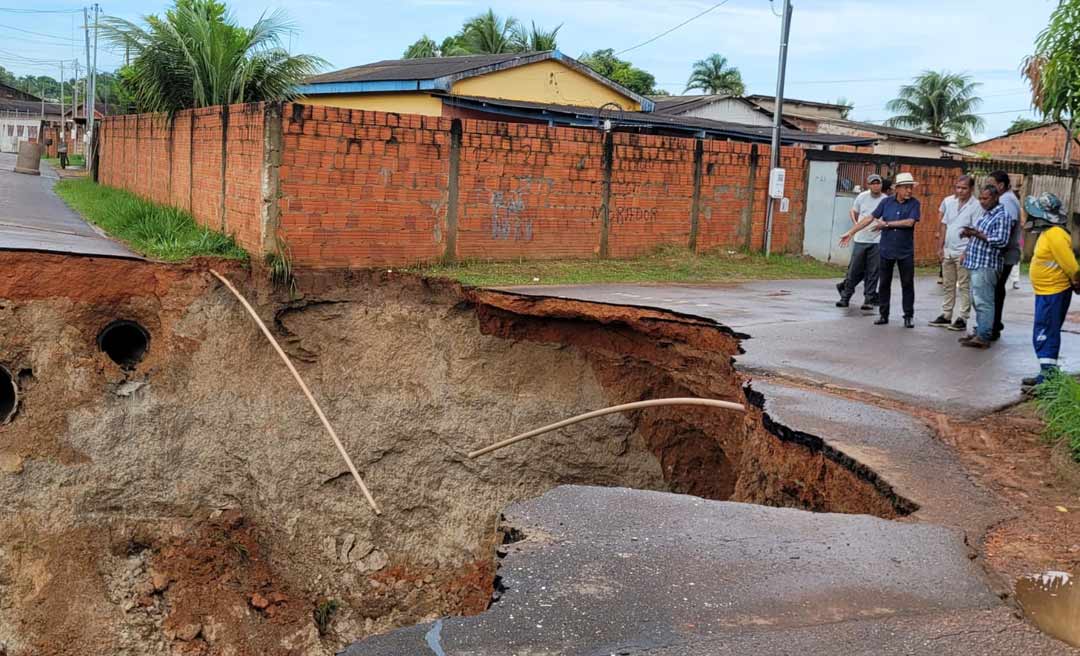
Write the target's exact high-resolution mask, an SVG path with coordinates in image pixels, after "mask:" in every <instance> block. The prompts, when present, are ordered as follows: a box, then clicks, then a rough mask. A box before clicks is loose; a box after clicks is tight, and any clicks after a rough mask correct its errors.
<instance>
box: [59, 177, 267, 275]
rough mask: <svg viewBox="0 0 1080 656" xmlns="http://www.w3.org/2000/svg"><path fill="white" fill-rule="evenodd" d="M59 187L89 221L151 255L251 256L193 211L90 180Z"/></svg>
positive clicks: (180, 257) (172, 257) (161, 257)
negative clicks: (197, 218)
mask: <svg viewBox="0 0 1080 656" xmlns="http://www.w3.org/2000/svg"><path fill="white" fill-rule="evenodd" d="M55 189H56V193H57V194H59V196H60V197H61V198H63V199H64V201H66V202H67V204H68V205H70V206H71V207H72V208H73V209H74V210H75V211H77V212H78V213H79V214H81V215H82V216H83V218H85V219H86V220H87V221H89V222H91V223H93V224H94V225H96V226H98V227H99V228H101V229H102V230H104V231H105V232H107V233H108V234H109V235H111V236H113V237H116V238H117V239H120V240H121V241H123V242H124V243H126V244H127V245H128V246H130V247H131V249H132V250H134V251H136V252H138V253H140V254H141V255H145V256H147V257H151V258H155V259H159V260H166V261H170V262H175V261H177V260H184V259H187V258H189V257H195V256H200V255H206V256H211V257H222V258H228V259H234V260H246V259H247V257H248V254H247V252H246V251H244V249H242V248H240V246H238V245H237V244H236V241H235V240H234V239H233V238H232V237H230V236H228V235H223V234H221V233H220V232H215V231H214V230H210V229H209V228H204V227H202V226H200V225H199V224H197V223H195V220H194V219H192V218H191V215H190V214H188V213H187V212H184V211H183V210H179V209H176V208H175V207H164V206H162V205H157V204H156V203H151V202H150V201H147V200H143V199H142V198H139V197H138V196H135V195H134V194H130V193H128V192H126V191H121V190H119V189H112V188H110V187H105V186H102V185H99V184H96V183H94V182H93V181H91V180H87V179H85V178H83V179H70V180H61V181H60V182H57V183H56V187H55Z"/></svg>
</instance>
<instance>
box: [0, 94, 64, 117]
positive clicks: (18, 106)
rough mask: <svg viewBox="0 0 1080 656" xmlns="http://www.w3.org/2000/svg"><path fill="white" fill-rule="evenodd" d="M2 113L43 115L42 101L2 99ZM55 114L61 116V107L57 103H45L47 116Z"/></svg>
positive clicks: (0, 104) (0, 110)
mask: <svg viewBox="0 0 1080 656" xmlns="http://www.w3.org/2000/svg"><path fill="white" fill-rule="evenodd" d="M0 112H20V113H26V112H29V113H30V114H31V115H36V116H40V115H41V101H37V100H15V99H12V98H0ZM50 114H54V115H56V116H59V115H60V105H58V104H56V103H51V102H47V103H45V115H46V116H48V115H50Z"/></svg>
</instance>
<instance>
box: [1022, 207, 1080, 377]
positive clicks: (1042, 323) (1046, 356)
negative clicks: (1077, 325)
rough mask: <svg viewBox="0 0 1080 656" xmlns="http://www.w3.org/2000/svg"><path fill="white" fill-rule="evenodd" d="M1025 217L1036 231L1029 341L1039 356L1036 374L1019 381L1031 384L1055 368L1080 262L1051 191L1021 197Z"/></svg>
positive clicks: (1079, 281) (1079, 288)
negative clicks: (1031, 323) (1077, 260)
mask: <svg viewBox="0 0 1080 656" xmlns="http://www.w3.org/2000/svg"><path fill="white" fill-rule="evenodd" d="M1024 209H1025V210H1027V213H1028V220H1027V223H1026V224H1025V225H1024V227H1025V228H1026V229H1027V230H1028V231H1030V232H1031V233H1033V234H1035V235H1038V236H1037V238H1036V240H1035V252H1034V253H1033V254H1032V256H1031V270H1030V272H1029V275H1030V277H1031V288H1032V289H1033V290H1034V291H1035V325H1034V327H1033V330H1032V335H1031V342H1032V345H1034V347H1035V356H1036V357H1037V358H1039V375H1037V376H1033V377H1031V378H1025V379H1024V380H1023V381H1021V383H1022V385H1023V387H1025V388H1031V387H1034V386H1035V385H1038V384H1039V383H1041V382H1043V380H1044V379H1045V378H1046V376H1047V375H1049V374H1050V372H1052V371H1056V370H1057V368H1058V355H1059V353H1060V351H1061V326H1062V324H1064V323H1065V315H1067V314H1068V313H1069V304H1070V303H1072V295H1073V294H1074V293H1080V265H1078V264H1077V262H1076V255H1075V254H1073V250H1072V239H1071V238H1070V236H1069V229H1068V227H1067V226H1068V225H1069V223H1068V221H1067V220H1066V217H1065V213H1064V212H1063V211H1062V209H1061V201H1060V200H1059V199H1058V197H1057V196H1055V195H1054V194H1040V195H1039V197H1038V198H1035V197H1033V196H1028V197H1027V200H1025V201H1024Z"/></svg>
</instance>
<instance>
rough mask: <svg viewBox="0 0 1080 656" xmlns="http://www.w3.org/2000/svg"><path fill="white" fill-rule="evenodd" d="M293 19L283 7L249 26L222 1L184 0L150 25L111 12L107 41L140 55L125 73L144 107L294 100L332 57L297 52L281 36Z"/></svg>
mask: <svg viewBox="0 0 1080 656" xmlns="http://www.w3.org/2000/svg"><path fill="white" fill-rule="evenodd" d="M290 29H292V24H291V23H290V22H289V21H288V19H287V18H286V17H285V15H284V14H283V13H282V12H280V11H275V12H274V13H272V14H270V15H269V16H267V15H265V14H264V15H263V16H262V17H261V18H259V20H258V21H257V22H256V23H255V25H253V26H252V27H250V28H245V27H241V26H240V25H238V24H237V23H236V21H235V19H234V18H233V17H232V16H231V14H229V12H228V11H227V9H226V7H225V5H224V4H222V3H220V2H216V1H215V0H176V2H175V4H174V6H173V7H172V8H171V9H169V10H168V11H167V12H166V13H165V16H164V17H159V16H153V15H152V16H147V17H145V18H144V24H143V25H136V24H134V23H132V22H129V21H126V20H123V19H120V18H115V17H108V18H106V19H105V20H104V35H105V38H106V39H107V40H108V41H110V42H111V43H112V44H113V45H115V46H117V47H123V48H128V49H129V50H130V52H131V53H132V54H133V55H134V57H133V59H132V60H131V64H130V67H129V68H128V70H127V71H125V73H124V74H122V75H121V80H122V81H123V82H122V83H123V85H124V86H125V88H126V89H127V90H128V91H129V92H130V94H131V96H132V97H133V99H134V101H135V106H136V109H137V110H138V111H145V112H165V113H168V114H170V115H172V114H174V113H175V112H177V111H179V110H181V109H186V108H189V107H207V106H211V105H224V104H231V103H240V102H256V101H261V100H270V101H274V100H287V99H290V98H292V97H294V96H295V95H296V88H297V85H299V84H301V83H302V82H303V81H304V80H305V79H307V78H308V77H310V76H311V75H313V74H315V73H317V72H318V71H319V69H321V68H322V67H323V66H324V65H325V62H324V61H323V60H322V59H320V58H319V57H315V56H312V55H290V54H289V53H288V52H287V51H286V50H285V49H284V48H282V47H281V37H282V36H283V35H284V34H286V33H287V32H288V31H289V30H290Z"/></svg>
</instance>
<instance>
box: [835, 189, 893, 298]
mask: <svg viewBox="0 0 1080 656" xmlns="http://www.w3.org/2000/svg"><path fill="white" fill-rule="evenodd" d="M866 185H867V186H868V187H869V189H867V190H866V191H863V192H862V193H860V194H859V195H858V196H856V197H855V202H854V203H852V205H851V211H850V212H849V213H848V216H849V218H850V219H851V223H852V226H851V228H850V229H849V230H848V231H847V232H845V233H844V235H843V236H842V237H840V245H841V246H845V247H846V246H847V245H848V244H850V243H851V241H852V239H854V241H855V247H854V248H853V249H852V250H851V261H850V262H849V263H848V270H847V276H846V277H845V278H844V281H843V282H841V283H838V284H837V285H836V290H837V291H838V292H840V300H839V301H837V302H836V307H844V308H846V307H847V306H848V304H849V302H850V301H851V297H852V296H853V295H854V294H855V287H857V286H858V284H859V283H860V282H861V283H862V284H863V304H862V309H864V310H872V309H873V308H874V306H875V305H877V303H878V260H879V259H880V256H879V255H878V243H879V242H880V241H881V232H880V231H877V230H871V229H870V224H871V223H872V222H873V220H874V217H873V216H871V214H873V212H874V210H876V209H877V206H878V205H879V204H880V203H881V201H882V200H884V199H885V198H887V196H886V195H885V194H884V192H882V190H881V187H882V180H881V176H880V175H878V174H876V173H875V174H872V175H870V176H868V177H867V178H866Z"/></svg>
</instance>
